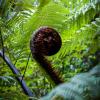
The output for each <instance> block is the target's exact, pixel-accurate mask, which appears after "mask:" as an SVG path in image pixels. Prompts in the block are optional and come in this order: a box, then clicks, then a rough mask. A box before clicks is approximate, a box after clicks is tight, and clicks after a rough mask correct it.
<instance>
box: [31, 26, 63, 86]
mask: <svg viewBox="0 0 100 100" xmlns="http://www.w3.org/2000/svg"><path fill="white" fill-rule="evenodd" d="M61 44H62V42H61V38H60V35H59V33H58V32H57V31H56V30H55V29H53V28H50V27H41V28H39V29H38V30H37V31H35V32H34V34H33V37H32V39H31V41H30V48H31V52H32V55H33V58H34V59H35V60H36V61H37V62H38V63H39V64H40V65H41V66H42V68H43V69H44V70H45V71H46V72H47V74H48V75H49V76H50V78H51V79H52V80H53V82H54V83H55V84H56V85H58V84H60V83H62V82H63V81H62V79H61V78H60V77H59V75H58V73H57V72H56V71H55V70H54V69H53V68H52V65H51V63H50V62H49V61H48V60H47V58H46V57H45V56H51V55H54V54H56V53H57V52H58V51H59V49H60V48H61Z"/></svg>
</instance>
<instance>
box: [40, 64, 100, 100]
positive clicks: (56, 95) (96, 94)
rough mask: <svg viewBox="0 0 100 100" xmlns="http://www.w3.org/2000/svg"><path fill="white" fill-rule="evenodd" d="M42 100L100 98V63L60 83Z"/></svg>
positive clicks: (95, 99) (98, 99)
mask: <svg viewBox="0 0 100 100" xmlns="http://www.w3.org/2000/svg"><path fill="white" fill-rule="evenodd" d="M40 100H100V64H98V65H97V66H96V67H94V68H93V69H92V70H90V71H89V72H86V73H81V74H78V75H76V76H74V77H73V78H72V79H71V81H70V82H69V83H64V84H61V85H59V86H58V87H56V88H55V89H53V90H52V91H51V93H49V94H48V95H47V96H45V97H44V98H42V99H40Z"/></svg>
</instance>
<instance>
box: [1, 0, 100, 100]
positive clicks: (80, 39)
mask: <svg viewBox="0 0 100 100" xmlns="http://www.w3.org/2000/svg"><path fill="white" fill-rule="evenodd" d="M41 26H50V27H52V28H54V29H56V30H57V31H58V32H59V33H60V36H61V38H62V47H61V49H60V51H59V52H58V53H57V54H55V55H53V56H50V57H47V59H49V60H50V61H51V63H52V65H53V66H54V69H56V70H57V71H59V75H60V77H62V78H63V79H64V81H69V80H70V78H71V77H73V76H74V75H76V74H78V73H81V72H87V71H89V70H90V69H91V68H93V67H94V66H96V65H97V64H98V63H99V62H100V0H0V51H3V52H4V54H5V55H6V56H7V57H9V58H10V60H11V61H12V63H13V64H14V65H15V66H16V68H17V69H18V71H19V72H20V75H18V76H16V75H14V74H13V73H12V71H11V70H10V69H9V67H8V65H7V64H6V63H5V61H4V60H3V59H2V58H1V57H0V100H19V98H20V99H21V100H25V99H26V100H28V98H29V97H28V96H26V95H25V94H24V93H23V91H22V88H21V87H20V85H19V83H18V82H17V81H16V79H15V77H19V76H24V77H23V80H24V81H25V82H26V84H27V86H28V87H29V88H30V89H31V91H32V92H33V93H34V98H33V100H35V99H38V98H40V97H42V96H44V95H46V94H47V93H49V92H50V91H51V89H53V88H54V87H55V86H54V85H53V84H52V83H51V81H50V80H49V79H48V78H47V76H48V75H47V74H45V73H44V71H43V70H42V69H41V67H40V66H39V65H38V64H37V63H36V61H35V60H34V59H33V58H32V55H30V52H31V51H30V39H31V37H32V34H33V33H34V31H35V30H36V29H38V28H39V27H41ZM12 97H14V98H12Z"/></svg>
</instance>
